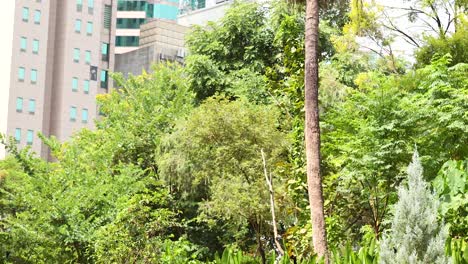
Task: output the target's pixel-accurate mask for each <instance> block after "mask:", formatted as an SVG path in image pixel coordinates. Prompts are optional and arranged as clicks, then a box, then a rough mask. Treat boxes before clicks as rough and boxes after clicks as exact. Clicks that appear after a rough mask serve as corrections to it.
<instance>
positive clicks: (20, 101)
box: [16, 97, 23, 113]
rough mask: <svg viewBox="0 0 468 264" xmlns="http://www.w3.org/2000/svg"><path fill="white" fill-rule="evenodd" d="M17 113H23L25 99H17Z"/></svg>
mask: <svg viewBox="0 0 468 264" xmlns="http://www.w3.org/2000/svg"><path fill="white" fill-rule="evenodd" d="M16 112H19V113H21V112H23V98H22V97H17V98H16Z"/></svg>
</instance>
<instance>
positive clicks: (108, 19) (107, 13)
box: [104, 5, 112, 29]
mask: <svg viewBox="0 0 468 264" xmlns="http://www.w3.org/2000/svg"><path fill="white" fill-rule="evenodd" d="M111 24H112V7H111V6H110V5H104V28H105V29H110V28H111Z"/></svg>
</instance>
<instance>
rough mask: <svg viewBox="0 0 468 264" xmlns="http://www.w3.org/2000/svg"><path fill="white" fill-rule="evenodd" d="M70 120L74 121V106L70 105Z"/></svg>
mask: <svg viewBox="0 0 468 264" xmlns="http://www.w3.org/2000/svg"><path fill="white" fill-rule="evenodd" d="M70 121H72V122H75V121H76V107H74V106H72V107H70Z"/></svg>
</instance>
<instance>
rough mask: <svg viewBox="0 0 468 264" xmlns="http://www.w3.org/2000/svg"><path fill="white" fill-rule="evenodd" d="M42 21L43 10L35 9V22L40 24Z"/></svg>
mask: <svg viewBox="0 0 468 264" xmlns="http://www.w3.org/2000/svg"><path fill="white" fill-rule="evenodd" d="M40 23H41V11H40V10H36V11H34V24H37V25H39V24H40Z"/></svg>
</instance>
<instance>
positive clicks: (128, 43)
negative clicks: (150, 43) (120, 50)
mask: <svg viewBox="0 0 468 264" xmlns="http://www.w3.org/2000/svg"><path fill="white" fill-rule="evenodd" d="M139 42H140V38H139V37H138V36H117V37H116V40H115V46H117V47H138V43H139Z"/></svg>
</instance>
